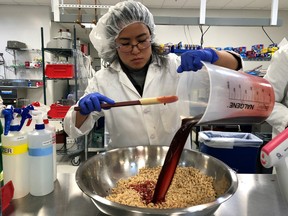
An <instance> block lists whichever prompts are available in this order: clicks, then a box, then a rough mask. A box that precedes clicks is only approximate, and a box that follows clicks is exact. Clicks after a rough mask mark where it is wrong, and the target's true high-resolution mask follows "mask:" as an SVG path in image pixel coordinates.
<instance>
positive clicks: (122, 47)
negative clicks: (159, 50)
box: [116, 39, 151, 53]
mask: <svg viewBox="0 0 288 216" xmlns="http://www.w3.org/2000/svg"><path fill="white" fill-rule="evenodd" d="M150 46H151V40H150V39H147V40H145V41H140V42H138V43H137V44H135V45H132V44H119V45H117V46H116V49H118V50H119V51H121V52H123V53H129V52H131V51H132V50H133V48H134V47H137V48H138V49H139V50H144V49H147V48H148V47H150Z"/></svg>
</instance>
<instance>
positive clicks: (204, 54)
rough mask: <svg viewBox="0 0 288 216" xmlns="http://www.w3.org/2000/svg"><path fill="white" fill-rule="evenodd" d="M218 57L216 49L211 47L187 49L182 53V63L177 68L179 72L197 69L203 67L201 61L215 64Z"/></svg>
mask: <svg viewBox="0 0 288 216" xmlns="http://www.w3.org/2000/svg"><path fill="white" fill-rule="evenodd" d="M218 59H219V57H218V55H217V53H216V51H215V50H213V49H211V48H207V49H202V50H191V51H187V52H185V53H183V54H182V55H181V65H180V66H179V67H178V68H177V72H178V73H182V72H183V71H191V70H192V71H197V70H200V69H201V68H202V67H203V64H202V63H201V61H204V62H210V63H212V64H213V63H214V62H216V61H217V60H218Z"/></svg>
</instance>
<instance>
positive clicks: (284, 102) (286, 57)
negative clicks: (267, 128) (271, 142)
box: [264, 45, 288, 137]
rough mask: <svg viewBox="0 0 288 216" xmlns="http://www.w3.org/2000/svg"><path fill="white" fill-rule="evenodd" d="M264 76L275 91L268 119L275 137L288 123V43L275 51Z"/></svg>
mask: <svg viewBox="0 0 288 216" xmlns="http://www.w3.org/2000/svg"><path fill="white" fill-rule="evenodd" d="M264 78H265V79H267V80H268V81H269V82H270V83H271V85H272V86H273V88H274V92H275V105H274V108H273V111H272V113H271V115H270V116H269V117H268V119H267V120H266V121H267V122H268V123H269V124H270V125H271V126H272V127H273V137H274V136H275V135H277V134H279V133H280V132H281V131H283V130H284V129H285V127H287V125H288V45H285V46H283V47H281V48H280V49H279V50H278V51H277V52H275V53H274V55H273V57H272V60H271V63H270V65H269V67H268V70H267V72H266V74H265V76H264Z"/></svg>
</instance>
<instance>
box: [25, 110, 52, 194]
mask: <svg viewBox="0 0 288 216" xmlns="http://www.w3.org/2000/svg"><path fill="white" fill-rule="evenodd" d="M32 116H33V117H32V118H33V119H35V120H36V124H35V130H34V131H31V132H28V152H29V163H30V175H29V176H30V194H31V195H33V196H44V195H46V194H49V193H51V192H52V191H53V190H54V179H53V145H52V143H53V141H52V132H51V131H49V130H46V129H45V125H44V123H43V119H42V113H41V112H40V111H36V110H33V111H32Z"/></svg>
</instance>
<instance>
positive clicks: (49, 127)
mask: <svg viewBox="0 0 288 216" xmlns="http://www.w3.org/2000/svg"><path fill="white" fill-rule="evenodd" d="M43 122H44V125H45V129H46V130H49V131H51V132H52V145H53V179H54V181H56V180H57V152H56V128H55V127H54V126H53V125H52V124H50V123H49V119H48V117H47V115H46V116H44V119H43Z"/></svg>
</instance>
